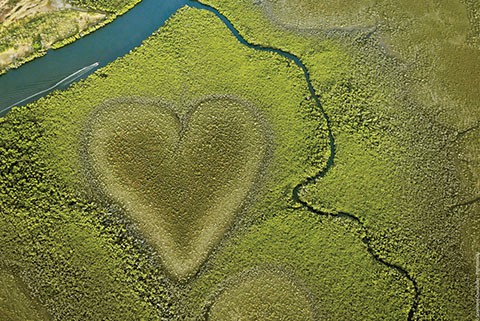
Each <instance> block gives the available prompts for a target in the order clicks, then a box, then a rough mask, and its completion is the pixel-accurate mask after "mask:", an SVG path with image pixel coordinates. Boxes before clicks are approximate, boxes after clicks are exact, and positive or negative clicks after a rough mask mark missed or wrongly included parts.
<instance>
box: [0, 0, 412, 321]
mask: <svg viewBox="0 0 480 321" xmlns="http://www.w3.org/2000/svg"><path fill="white" fill-rule="evenodd" d="M185 5H188V6H190V7H195V8H199V9H204V10H208V11H210V12H212V13H214V14H215V15H216V16H217V17H218V18H219V19H221V20H222V21H223V23H224V24H225V25H226V27H228V29H229V30H230V31H231V32H232V34H233V35H234V36H235V37H236V38H237V39H238V41H239V42H241V43H242V44H243V45H245V46H247V47H249V48H252V49H255V50H260V51H267V52H273V53H276V54H279V55H281V56H283V57H285V58H287V59H289V60H291V61H293V62H294V63H295V64H296V65H297V66H298V67H299V68H300V69H301V70H302V71H303V74H304V76H305V81H306V85H307V87H308V90H309V91H310V94H311V96H312V97H313V98H314V101H315V104H316V106H317V108H318V109H319V110H320V112H321V113H322V114H323V116H324V118H325V120H326V122H327V127H328V137H329V148H330V156H329V158H328V160H327V163H326V165H325V166H324V168H322V169H320V170H319V172H318V173H317V174H316V175H315V176H312V177H308V178H306V179H305V180H304V181H302V182H299V183H298V185H297V186H295V188H294V189H293V191H292V199H293V200H294V201H295V202H297V203H298V204H300V205H302V207H303V208H304V209H306V210H308V211H310V212H312V213H315V214H317V215H324V216H330V215H335V216H338V217H342V218H345V219H350V220H352V221H355V222H356V223H358V224H360V225H361V226H362V228H364V229H366V228H365V227H364V225H363V223H362V222H361V220H360V219H359V218H358V217H357V216H355V215H353V214H350V213H338V214H330V213H326V212H322V211H319V210H317V209H315V208H313V207H312V206H311V205H310V204H308V202H306V201H304V200H303V199H302V198H301V191H302V189H303V188H304V187H305V186H307V185H308V184H311V183H314V182H316V181H317V180H318V179H320V178H321V177H323V176H325V175H326V174H327V172H328V171H329V170H330V169H331V167H332V166H333V163H334V160H335V151H336V146H335V137H334V135H333V131H332V127H331V124H330V120H329V117H328V115H327V114H326V112H325V110H324V109H323V106H322V104H321V102H320V99H319V97H318V95H317V94H316V92H315V89H314V87H313V85H312V83H311V81H310V74H309V72H308V69H307V68H306V66H305V65H304V64H303V62H302V61H301V60H300V58H298V57H297V56H295V55H293V54H291V53H289V52H287V51H284V50H281V49H276V48H271V47H266V46H263V45H260V44H252V43H249V42H247V41H246V40H245V39H244V38H243V36H242V35H240V33H239V32H238V30H237V29H236V28H235V27H234V26H233V25H232V23H231V22H230V21H229V20H228V19H227V18H226V17H225V16H224V15H222V14H221V13H220V12H219V11H218V10H217V9H215V8H213V7H210V6H207V5H204V4H201V3H198V2H197V1H195V0H163V1H158V0H143V1H142V2H140V4H138V5H137V6H135V7H134V8H133V9H131V10H130V11H128V12H127V13H126V14H125V15H123V16H121V17H119V18H117V19H116V20H115V21H114V22H112V23H110V24H109V25H107V26H105V27H103V28H101V29H99V30H97V31H95V32H94V33H92V34H90V35H88V36H86V37H84V38H82V39H80V40H78V41H76V42H74V43H73V44H70V45H68V46H65V47H63V48H60V49H57V50H52V51H50V52H49V53H48V54H47V55H46V56H44V57H42V58H38V59H35V60H34V61H33V62H30V63H27V64H25V65H23V66H21V67H20V68H18V69H15V70H12V71H9V72H8V73H6V74H5V75H2V76H0V116H2V115H4V114H5V113H7V112H8V110H9V109H10V108H11V107H12V106H14V105H18V106H20V105H25V104H27V103H29V102H32V101H34V100H36V99H38V98H40V97H41V96H45V95H47V94H48V93H49V92H50V91H52V90H55V89H64V88H66V87H68V85H70V84H71V83H72V82H74V81H78V80H79V79H83V78H85V77H87V76H88V75H89V74H91V73H92V72H93V71H94V70H96V69H97V68H99V67H103V66H105V65H106V64H108V63H110V62H112V61H114V60H115V59H116V58H118V57H121V56H124V55H125V54H127V53H128V52H129V51H130V50H132V49H134V48H136V47H138V46H139V45H140V44H141V42H142V41H143V40H144V39H146V38H148V37H149V36H150V35H151V34H152V33H153V32H154V31H156V30H157V29H158V28H160V27H161V26H162V25H163V24H164V23H165V21H166V20H167V19H168V18H169V17H170V16H171V15H172V14H173V13H175V12H176V11H177V10H178V9H180V8H181V7H183V6H185ZM367 234H368V233H367ZM362 241H363V242H364V243H365V244H366V246H367V250H368V252H369V253H370V254H371V255H372V257H373V258H374V259H375V260H376V261H378V262H379V263H381V264H383V265H385V266H387V267H389V268H392V269H395V270H396V271H398V272H399V273H400V274H401V275H403V276H404V277H406V278H407V279H408V280H409V281H410V282H411V283H412V284H413V287H414V298H413V302H412V305H411V307H410V310H409V312H408V316H407V320H413V318H414V314H415V312H416V310H417V307H418V299H419V288H418V285H417V282H416V280H415V279H414V278H413V277H412V276H411V275H410V274H409V272H408V271H406V270H405V269H404V268H402V267H401V266H399V265H396V264H393V263H390V262H388V261H386V260H384V259H383V258H380V256H379V255H378V254H376V252H375V250H374V249H373V248H372V247H371V245H370V239H369V238H368V237H367V236H365V237H364V238H363V239H362Z"/></svg>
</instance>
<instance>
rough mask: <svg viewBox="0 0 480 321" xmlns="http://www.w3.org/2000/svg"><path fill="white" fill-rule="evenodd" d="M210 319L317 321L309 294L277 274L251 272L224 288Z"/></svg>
mask: <svg viewBox="0 0 480 321" xmlns="http://www.w3.org/2000/svg"><path fill="white" fill-rule="evenodd" d="M208 319H209V320H222V321H228V320H265V321H274V320H286V321H287V320H291V321H294V320H295V321H307V320H312V321H313V320H315V318H314V314H313V311H312V307H311V302H309V297H308V294H307V293H305V291H303V289H301V288H300V287H299V286H298V285H297V284H295V281H293V280H292V279H291V278H289V277H288V276H287V275H285V274H281V273H278V272H276V271H270V270H266V271H252V272H250V273H249V274H242V275H241V276H240V277H239V280H236V282H233V283H232V284H230V285H229V287H228V288H227V289H225V290H224V291H223V292H222V293H221V294H220V295H219V297H218V298H217V299H216V301H215V302H214V303H213V306H212V307H211V308H210V311H209V318H208Z"/></svg>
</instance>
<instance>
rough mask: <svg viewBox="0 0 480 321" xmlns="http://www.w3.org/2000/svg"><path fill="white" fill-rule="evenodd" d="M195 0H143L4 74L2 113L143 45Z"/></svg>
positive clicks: (0, 87)
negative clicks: (64, 44) (91, 30)
mask: <svg viewBox="0 0 480 321" xmlns="http://www.w3.org/2000/svg"><path fill="white" fill-rule="evenodd" d="M187 4H188V5H189V6H191V7H201V5H200V4H199V3H197V2H195V1H192V0H161V1H159V0H143V1H142V2H140V3H139V4H138V5H136V6H135V7H134V8H132V9H131V10H129V11H128V12H127V13H125V14H124V15H122V16H119V17H118V18H117V19H115V20H114V21H113V22H111V23H109V24H107V25H106V26H104V27H103V28H100V29H98V30H97V31H95V32H93V33H91V34H89V35H87V36H85V37H83V38H81V39H79V40H77V41H75V42H74V43H72V44H69V45H67V46H65V47H62V48H60V49H55V50H49V51H48V52H47V54H46V55H45V56H43V57H40V58H37V59H35V60H33V61H31V62H28V63H26V64H24V65H22V66H21V67H19V68H17V69H12V70H10V71H8V72H7V73H6V74H3V75H1V76H0V116H2V115H4V114H5V113H7V112H8V110H10V109H11V108H12V107H13V106H21V105H25V104H27V103H30V102H32V101H34V100H36V99H38V98H40V97H42V96H44V95H46V94H48V93H49V92H50V91H52V90H55V89H65V88H66V87H68V86H69V85H70V84H71V83H72V82H74V81H78V80H79V79H83V78H86V77H87V76H88V75H89V74H91V73H92V72H94V71H95V70H96V69H97V68H100V67H103V66H105V65H107V64H108V63H110V62H112V61H114V60H115V59H117V58H118V57H122V56H124V55H125V54H127V53H128V52H130V51H131V50H132V49H134V48H136V47H138V46H140V45H141V43H142V41H143V40H145V39H146V38H148V37H149V36H150V35H151V34H152V33H153V32H154V31H156V30H158V28H160V27H161V26H162V25H163V24H164V23H165V21H166V20H167V19H168V18H169V17H170V16H171V15H172V14H173V13H175V12H176V11H177V10H178V9H179V8H181V7H183V6H185V5H187Z"/></svg>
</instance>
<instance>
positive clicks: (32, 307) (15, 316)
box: [0, 270, 50, 321]
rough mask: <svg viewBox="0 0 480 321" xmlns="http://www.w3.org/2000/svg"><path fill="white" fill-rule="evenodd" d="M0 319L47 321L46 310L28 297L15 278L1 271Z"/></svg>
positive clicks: (9, 320)
mask: <svg viewBox="0 0 480 321" xmlns="http://www.w3.org/2000/svg"><path fill="white" fill-rule="evenodd" d="M0 284H1V285H2V286H1V287H0V318H1V319H2V320H4V321H47V320H50V318H49V316H48V314H47V313H46V312H45V310H44V309H43V308H42V307H41V306H40V305H39V304H38V303H36V302H34V301H33V300H32V299H31V298H30V297H29V295H28V292H27V291H22V288H25V286H24V285H23V284H21V283H20V282H19V281H18V280H17V279H16V278H15V276H13V275H12V274H10V273H8V272H7V271H4V270H0Z"/></svg>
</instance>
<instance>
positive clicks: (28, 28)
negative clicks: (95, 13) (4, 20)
mask: <svg viewBox="0 0 480 321" xmlns="http://www.w3.org/2000/svg"><path fill="white" fill-rule="evenodd" d="M79 18H80V16H79V13H78V12H77V11H74V10H61V11H54V12H48V13H41V14H36V15H34V16H33V17H28V18H25V19H22V20H21V21H19V22H16V23H13V24H12V25H9V26H8V27H3V26H2V27H0V50H1V51H4V50H7V49H9V48H15V47H18V46H21V45H25V44H30V42H33V43H34V46H33V48H32V51H39V50H41V49H46V48H47V44H48V45H51V44H53V43H55V42H57V41H59V40H63V39H65V38H68V37H71V36H74V35H76V34H77V33H78V32H79V21H78V19H79ZM93 22H98V19H97V20H93ZM43 43H45V48H44V47H43Z"/></svg>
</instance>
